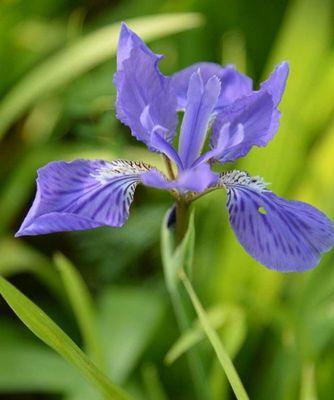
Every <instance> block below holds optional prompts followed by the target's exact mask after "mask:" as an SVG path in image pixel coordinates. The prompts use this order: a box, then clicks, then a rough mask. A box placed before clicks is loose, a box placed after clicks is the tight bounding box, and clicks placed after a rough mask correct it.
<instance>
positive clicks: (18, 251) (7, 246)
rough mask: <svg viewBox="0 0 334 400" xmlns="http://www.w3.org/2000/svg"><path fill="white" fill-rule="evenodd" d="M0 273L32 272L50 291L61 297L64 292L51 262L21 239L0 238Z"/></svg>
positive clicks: (10, 274)
mask: <svg viewBox="0 0 334 400" xmlns="http://www.w3.org/2000/svg"><path fill="white" fill-rule="evenodd" d="M0 254H1V257H0V275H2V276H6V277H7V276H12V275H13V274H18V273H22V272H31V273H33V274H34V275H35V276H36V277H37V278H38V279H39V280H40V281H41V282H43V283H44V284H45V285H46V286H47V287H48V288H49V289H50V290H51V292H52V293H54V294H55V295H56V296H57V297H58V298H62V296H63V294H64V292H63V289H62V287H61V282H60V279H59V277H58V275H57V273H56V271H55V269H54V267H53V265H52V262H51V261H50V260H49V259H48V258H47V257H46V256H44V255H43V254H41V253H39V252H38V251H36V250H35V249H33V248H32V247H30V246H29V245H27V244H25V243H24V242H23V241H21V240H18V239H14V238H10V237H3V238H1V239H0Z"/></svg>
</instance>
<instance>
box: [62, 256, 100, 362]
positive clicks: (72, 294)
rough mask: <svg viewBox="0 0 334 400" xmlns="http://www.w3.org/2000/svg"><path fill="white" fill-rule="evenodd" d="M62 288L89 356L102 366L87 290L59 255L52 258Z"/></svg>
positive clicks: (93, 308) (66, 261) (71, 265)
mask: <svg viewBox="0 0 334 400" xmlns="http://www.w3.org/2000/svg"><path fill="white" fill-rule="evenodd" d="M54 262H55V264H56V266H57V268H58V269H59V272H60V276H61V278H62V281H63V284H64V287H65V289H66V292H67V295H68V297H69V300H70V303H71V306H72V309H73V312H74V315H75V317H76V319H77V322H78V325H79V327H80V332H81V334H82V337H83V339H84V343H85V348H86V349H87V352H88V354H89V356H90V357H91V358H92V360H93V361H94V362H96V364H97V365H99V366H100V367H102V366H103V365H104V357H103V353H102V349H101V347H100V345H99V344H100V340H99V334H98V332H97V329H96V317H95V307H94V303H93V299H92V298H91V295H90V293H89V290H88V288H87V286H86V284H85V282H84V280H83V279H82V277H81V276H80V274H79V273H78V271H77V270H76V268H75V267H74V265H73V264H72V263H71V262H70V261H69V260H68V259H67V258H66V257H65V256H64V255H63V254H61V253H57V254H55V256H54Z"/></svg>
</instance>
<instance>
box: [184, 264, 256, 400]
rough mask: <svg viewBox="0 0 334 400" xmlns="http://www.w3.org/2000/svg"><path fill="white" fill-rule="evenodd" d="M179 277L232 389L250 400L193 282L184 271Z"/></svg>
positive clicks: (239, 399)
mask: <svg viewBox="0 0 334 400" xmlns="http://www.w3.org/2000/svg"><path fill="white" fill-rule="evenodd" d="M179 277H180V279H181V281H182V282H183V284H184V286H185V288H186V291H187V293H188V295H189V297H190V300H191V302H192V304H193V306H194V308H195V310H196V313H197V315H198V318H199V320H200V322H201V324H202V327H203V329H204V331H205V333H206V336H207V337H208V339H209V341H210V343H211V345H212V347H213V349H214V351H215V353H216V355H217V358H218V360H219V362H220V364H221V366H222V368H223V370H224V371H225V373H226V376H227V378H228V380H229V382H230V384H231V386H232V389H233V391H234V394H235V396H236V398H237V399H238V400H249V397H248V395H247V393H246V390H245V388H244V387H243V384H242V382H241V380H240V378H239V375H238V373H237V371H236V370H235V368H234V365H233V363H232V361H231V359H230V357H229V355H228V354H227V352H226V350H225V349H224V347H223V344H222V342H221V341H220V339H219V336H218V334H217V332H216V331H215V330H214V329H213V328H212V326H211V324H210V320H209V317H208V315H207V313H206V312H205V310H204V308H203V306H202V304H201V303H200V301H199V299H198V297H197V295H196V293H195V291H194V289H193V287H192V285H191V282H190V281H189V279H188V277H187V276H186V274H185V273H184V271H183V270H180V271H179Z"/></svg>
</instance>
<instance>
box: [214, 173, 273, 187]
mask: <svg viewBox="0 0 334 400" xmlns="http://www.w3.org/2000/svg"><path fill="white" fill-rule="evenodd" d="M218 185H219V186H220V185H221V186H223V187H224V188H225V189H226V190H228V189H229V186H235V185H242V186H247V187H249V188H251V189H255V190H256V191H258V192H262V191H264V190H267V186H268V185H269V183H267V182H265V181H264V180H263V178H261V176H253V177H252V176H250V175H249V174H248V173H247V172H246V171H239V170H237V169H235V170H233V171H228V172H223V173H222V174H221V175H220V179H219V183H218Z"/></svg>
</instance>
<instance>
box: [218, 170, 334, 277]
mask: <svg viewBox="0 0 334 400" xmlns="http://www.w3.org/2000/svg"><path fill="white" fill-rule="evenodd" d="M220 185H221V186H223V187H225V189H226V190H227V207H228V211H229V218H230V223H231V226H232V228H233V230H234V233H235V234H236V236H237V238H238V240H239V242H240V243H241V244H242V246H243V247H244V248H245V250H246V251H247V252H248V253H249V254H250V255H251V256H252V257H254V258H255V259H256V260H258V261H259V262H260V263H262V264H264V265H266V266H267V267H268V268H271V269H276V270H279V271H282V272H292V271H304V270H308V269H310V268H313V267H315V266H316V265H317V264H318V263H319V261H320V257H321V253H324V252H326V251H328V250H330V249H331V248H332V247H333V245H334V224H333V222H332V221H331V220H330V219H328V218H327V217H326V215H324V214H323V213H322V212H320V211H319V210H317V209H316V208H314V207H312V206H310V205H309V204H306V203H303V202H300V201H291V200H285V199H283V198H281V197H278V196H276V195H275V194H274V193H273V192H271V191H270V190H267V189H266V187H265V183H264V182H263V180H262V179H261V178H259V177H255V178H252V177H250V176H249V175H248V174H247V173H246V172H241V171H231V172H228V173H226V174H224V175H222V176H221V179H220Z"/></svg>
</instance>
